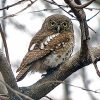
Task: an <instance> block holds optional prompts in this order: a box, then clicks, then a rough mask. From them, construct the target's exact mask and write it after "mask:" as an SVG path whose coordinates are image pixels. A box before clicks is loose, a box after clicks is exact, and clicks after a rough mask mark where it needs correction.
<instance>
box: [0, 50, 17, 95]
mask: <svg viewBox="0 0 100 100" xmlns="http://www.w3.org/2000/svg"><path fill="white" fill-rule="evenodd" d="M0 71H1V73H2V75H3V78H4V81H5V82H6V83H7V84H8V85H9V86H10V87H11V88H13V89H15V90H18V86H17V83H16V80H15V77H14V75H13V72H12V70H11V66H10V64H9V62H8V60H7V59H6V57H5V56H4V54H3V52H2V51H1V50H0ZM8 92H9V95H12V92H11V91H10V90H9V89H8Z"/></svg>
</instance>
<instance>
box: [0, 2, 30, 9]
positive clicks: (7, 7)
mask: <svg viewBox="0 0 100 100" xmlns="http://www.w3.org/2000/svg"><path fill="white" fill-rule="evenodd" d="M25 1H29V0H20V1H18V2H16V3H14V4H12V5H8V6H6V7H3V8H0V10H4V9H7V10H8V9H9V8H10V7H13V6H16V5H18V4H21V3H22V2H25Z"/></svg>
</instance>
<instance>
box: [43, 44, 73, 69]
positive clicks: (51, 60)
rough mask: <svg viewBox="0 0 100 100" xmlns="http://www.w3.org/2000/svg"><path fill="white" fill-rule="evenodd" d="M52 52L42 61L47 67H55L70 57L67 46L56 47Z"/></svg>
mask: <svg viewBox="0 0 100 100" xmlns="http://www.w3.org/2000/svg"><path fill="white" fill-rule="evenodd" d="M57 48H58V49H55V50H54V51H52V52H51V54H49V55H48V56H47V57H46V58H45V61H44V64H45V65H46V66H49V67H51V68H52V67H57V66H58V65H60V64H61V63H63V62H64V61H65V60H66V59H68V58H69V57H70V55H71V48H68V47H67V45H66V46H65V47H60V48H59V47H57Z"/></svg>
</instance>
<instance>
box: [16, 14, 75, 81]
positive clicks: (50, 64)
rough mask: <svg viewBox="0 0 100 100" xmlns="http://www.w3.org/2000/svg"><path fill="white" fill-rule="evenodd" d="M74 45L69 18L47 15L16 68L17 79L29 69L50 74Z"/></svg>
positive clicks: (20, 78)
mask: <svg viewBox="0 0 100 100" xmlns="http://www.w3.org/2000/svg"><path fill="white" fill-rule="evenodd" d="M73 47H74V31H73V24H72V22H71V19H70V18H68V17H67V16H65V15H60V14H54V15H51V16H49V17H47V18H46V19H45V21H44V23H43V24H42V27H41V29H40V30H39V31H38V32H37V33H36V34H35V36H34V37H33V38H32V40H31V41H30V44H29V48H28V52H27V53H26V55H25V57H24V58H23V60H22V62H21V65H20V67H19V68H18V69H17V71H16V72H18V75H17V76H16V80H17V81H21V80H22V79H23V78H24V77H25V76H26V75H27V73H28V72H29V71H32V72H40V73H44V72H46V73H47V74H46V75H48V74H51V73H53V72H54V70H55V69H57V68H58V67H59V65H60V64H62V63H63V62H65V61H67V60H68V59H69V58H70V56H71V54H72V51H73Z"/></svg>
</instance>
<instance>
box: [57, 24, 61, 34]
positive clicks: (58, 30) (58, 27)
mask: <svg viewBox="0 0 100 100" xmlns="http://www.w3.org/2000/svg"><path fill="white" fill-rule="evenodd" d="M57 32H58V33H60V25H58V26H57Z"/></svg>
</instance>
